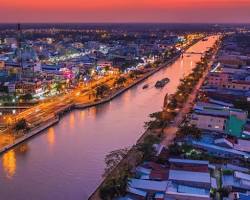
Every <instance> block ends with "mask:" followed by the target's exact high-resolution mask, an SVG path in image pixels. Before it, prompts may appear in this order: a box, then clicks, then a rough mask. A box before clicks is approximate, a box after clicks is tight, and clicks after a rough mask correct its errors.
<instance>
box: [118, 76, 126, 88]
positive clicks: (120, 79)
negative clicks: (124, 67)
mask: <svg viewBox="0 0 250 200" xmlns="http://www.w3.org/2000/svg"><path fill="white" fill-rule="evenodd" d="M126 81H127V79H126V78H125V77H123V76H121V77H119V78H118V79H117V80H116V81H115V84H117V85H119V86H120V85H123V84H124V83H126Z"/></svg>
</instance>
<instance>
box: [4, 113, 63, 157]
mask: <svg viewBox="0 0 250 200" xmlns="http://www.w3.org/2000/svg"><path fill="white" fill-rule="evenodd" d="M58 122H59V117H56V118H54V119H49V120H48V121H47V122H45V123H43V124H41V125H40V126H39V127H36V128H35V129H33V130H30V131H29V133H28V134H25V135H24V136H23V137H21V138H18V139H16V140H15V142H14V143H13V144H10V145H7V146H6V147H4V148H2V149H1V150H0V154H2V153H4V152H6V151H8V150H10V149H12V148H13V147H15V146H17V145H18V144H20V143H22V142H24V141H26V140H28V139H30V138H32V137H34V136H35V135H37V134H38V133H40V132H42V131H43V130H45V129H47V128H49V127H51V126H53V125H55V124H56V123H58Z"/></svg>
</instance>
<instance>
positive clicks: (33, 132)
mask: <svg viewBox="0 0 250 200" xmlns="http://www.w3.org/2000/svg"><path fill="white" fill-rule="evenodd" d="M198 41H200V40H196V41H194V42H193V43H192V44H190V45H189V46H188V47H186V48H185V49H184V50H183V51H185V50H186V49H188V48H189V47H191V46H193V45H194V44H195V43H197V42H198ZM180 56H181V53H180V54H178V55H176V56H174V57H173V58H172V59H170V60H169V61H167V62H165V63H163V64H160V65H159V66H158V67H157V68H155V69H153V70H151V71H150V72H148V73H146V74H144V75H143V76H142V77H140V78H138V79H136V80H135V81H134V82H133V83H131V84H129V85H128V86H126V87H124V88H121V89H119V90H118V91H116V92H114V93H113V94H111V95H109V96H108V97H107V98H104V99H102V100H100V101H96V102H93V103H87V104H86V103H71V104H67V105H66V106H63V107H62V108H60V109H59V110H58V111H57V112H56V113H55V114H54V115H50V116H48V117H46V119H45V120H44V119H41V120H42V121H41V122H38V123H37V125H36V126H35V127H34V128H32V130H29V131H28V132H27V133H25V134H24V135H23V136H21V137H20V138H18V139H15V141H14V142H13V143H12V144H8V145H6V146H4V147H3V148H1V149H0V154H2V153H4V152H6V151H8V150H10V149H12V148H13V147H15V146H17V145H18V144H21V143H23V142H25V141H26V140H29V139H31V138H32V137H34V136H35V135H37V134H39V133H41V132H42V131H44V130H46V129H48V128H49V127H50V126H53V125H54V124H56V123H58V122H59V121H60V117H61V116H63V114H64V113H66V112H69V111H72V110H73V109H86V108H90V107H94V106H98V105H101V104H105V103H107V102H110V101H111V100H113V99H114V98H116V97H118V96H120V95H121V94H123V93H124V92H125V91H127V90H128V89H130V88H132V87H134V86H135V85H137V84H139V83H141V82H142V81H144V80H145V79H147V78H148V77H150V76H152V75H153V74H155V73H156V72H158V71H159V70H161V69H163V68H165V67H168V66H169V65H170V64H172V63H173V62H175V61H176V60H177V59H178V58H179V57H180ZM55 121H56V122H55ZM41 124H42V125H41ZM3 134H4V133H3Z"/></svg>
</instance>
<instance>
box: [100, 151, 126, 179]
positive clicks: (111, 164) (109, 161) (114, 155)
mask: <svg viewBox="0 0 250 200" xmlns="http://www.w3.org/2000/svg"><path fill="white" fill-rule="evenodd" d="M127 153H128V149H127V148H125V149H118V150H114V151H111V152H110V153H109V154H108V155H106V157H105V164H106V167H105V169H104V174H103V177H107V176H108V175H109V174H110V173H111V172H112V171H113V170H114V169H115V167H116V166H117V165H118V164H119V163H120V162H121V160H122V159H123V158H124V157H125V156H126V155H127Z"/></svg>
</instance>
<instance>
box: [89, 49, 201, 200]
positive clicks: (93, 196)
mask: <svg viewBox="0 0 250 200" xmlns="http://www.w3.org/2000/svg"><path fill="white" fill-rule="evenodd" d="M191 46H192V45H191ZM187 49H188V48H187ZM185 51H186V49H185ZM205 73H206V72H205ZM197 85H198V83H197ZM175 118H176V117H175ZM166 128H167V127H165V129H166ZM154 132H155V131H154V130H151V129H147V130H145V131H144V132H143V134H142V135H141V136H140V137H139V138H138V140H137V141H136V144H140V143H141V142H143V139H144V138H145V137H146V136H147V135H149V134H150V133H154ZM133 151H134V148H133V147H132V148H131V149H130V150H129V151H128V153H127V155H126V156H125V157H124V158H123V159H122V160H121V162H120V163H118V165H117V166H116V167H115V168H114V169H113V171H112V172H111V173H115V172H116V171H117V170H118V169H119V167H121V166H122V165H123V163H124V162H125V161H126V160H127V159H130V158H133ZM106 179H107V177H105V178H103V179H102V180H101V182H100V183H99V185H98V187H97V188H96V189H95V190H94V191H93V192H92V193H91V194H90V196H89V197H88V200H102V199H101V198H100V196H99V191H100V188H101V187H102V185H103V184H104V183H105V181H106Z"/></svg>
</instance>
